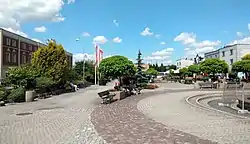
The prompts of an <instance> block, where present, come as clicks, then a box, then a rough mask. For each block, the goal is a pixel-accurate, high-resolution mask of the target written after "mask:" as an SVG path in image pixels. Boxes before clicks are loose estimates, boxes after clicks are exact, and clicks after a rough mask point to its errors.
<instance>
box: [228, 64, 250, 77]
mask: <svg viewBox="0 0 250 144" xmlns="http://www.w3.org/2000/svg"><path fill="white" fill-rule="evenodd" d="M232 71H233V72H243V73H244V74H245V75H246V78H247V79H248V78H249V72H250V60H241V61H237V62H235V63H233V65H232Z"/></svg>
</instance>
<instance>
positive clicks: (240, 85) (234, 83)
mask: <svg viewBox="0 0 250 144" xmlns="http://www.w3.org/2000/svg"><path fill="white" fill-rule="evenodd" d="M242 87H243V84H240V83H239V82H237V83H236V82H227V84H226V88H227V89H228V88H242Z"/></svg>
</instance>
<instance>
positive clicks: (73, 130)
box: [0, 87, 107, 144]
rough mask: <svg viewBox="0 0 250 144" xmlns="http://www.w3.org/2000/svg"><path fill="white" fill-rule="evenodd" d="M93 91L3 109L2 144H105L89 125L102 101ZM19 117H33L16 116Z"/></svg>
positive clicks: (0, 115)
mask: <svg viewBox="0 0 250 144" xmlns="http://www.w3.org/2000/svg"><path fill="white" fill-rule="evenodd" d="M102 89H107V87H100V88H95V87H90V88H87V89H85V90H84V89H82V90H79V91H78V92H75V93H68V94H63V95H60V96H54V97H52V98H49V99H44V100H39V101H37V102H32V103H22V104H17V105H10V106H6V107H0V143H1V144H56V143H57V144H62V143H63V144H65V143H66V144H67V143H68V144H74V143H76V144H79V143H82V144H86V143H88V144H99V143H105V142H104V140H103V139H102V138H101V137H99V136H98V135H97V133H96V132H95V130H94V128H93V125H92V124H91V122H90V117H89V116H90V113H91V112H92V110H93V108H94V107H96V105H98V104H99V103H100V102H101V101H100V99H99V98H98V95H97V91H101V90H102ZM18 113H32V114H30V115H25V116H17V115H16V114H18Z"/></svg>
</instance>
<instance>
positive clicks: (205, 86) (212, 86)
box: [199, 82, 216, 89]
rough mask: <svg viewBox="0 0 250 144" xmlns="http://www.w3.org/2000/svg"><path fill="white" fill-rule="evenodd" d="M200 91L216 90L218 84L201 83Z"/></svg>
mask: <svg viewBox="0 0 250 144" xmlns="http://www.w3.org/2000/svg"><path fill="white" fill-rule="evenodd" d="M199 86H200V89H202V88H211V89H213V88H216V83H213V82H204V83H199Z"/></svg>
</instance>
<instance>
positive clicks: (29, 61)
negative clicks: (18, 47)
mask: <svg viewBox="0 0 250 144" xmlns="http://www.w3.org/2000/svg"><path fill="white" fill-rule="evenodd" d="M31 57H32V55H31V53H30V54H29V56H28V63H31Z"/></svg>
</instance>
